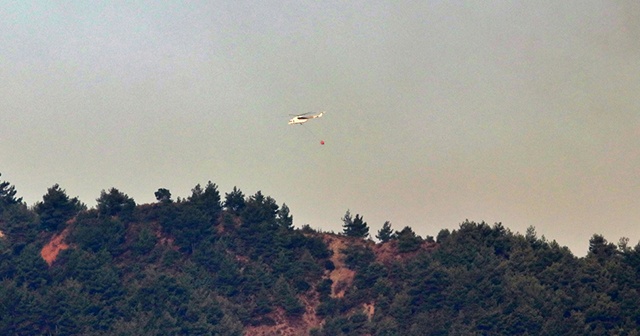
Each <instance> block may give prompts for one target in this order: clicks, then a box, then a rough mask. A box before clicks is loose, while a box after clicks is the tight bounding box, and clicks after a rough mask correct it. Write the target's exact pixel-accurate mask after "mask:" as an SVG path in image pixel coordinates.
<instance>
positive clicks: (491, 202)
mask: <svg viewBox="0 0 640 336" xmlns="http://www.w3.org/2000/svg"><path fill="white" fill-rule="evenodd" d="M416 3H421V4H416ZM0 78H1V80H0V173H2V177H0V179H2V180H6V181H9V182H11V183H12V184H13V185H15V186H16V189H17V190H18V195H19V196H22V197H23V198H24V200H25V201H26V202H27V203H28V204H33V203H35V202H37V201H39V200H41V199H42V195H44V194H45V193H46V190H47V188H49V187H51V186H52V185H53V184H55V183H59V184H60V186H61V187H62V188H64V189H65V190H66V191H67V193H68V194H69V195H70V196H78V197H79V198H80V200H82V201H83V202H85V203H87V204H88V205H89V206H93V205H95V199H96V198H97V197H98V196H99V195H100V191H101V190H103V189H108V188H111V187H116V188H118V189H120V190H121V191H123V192H125V193H127V194H128V195H129V196H131V197H133V198H134V199H135V200H136V202H137V203H149V202H154V201H155V198H154V195H153V193H154V192H155V191H156V190H157V189H158V188H167V189H169V190H170V191H171V192H172V194H173V196H174V198H175V197H178V196H180V197H186V196H189V195H190V190H191V188H193V187H194V186H195V185H196V184H198V183H200V184H205V183H206V182H207V181H209V180H211V181H212V182H214V183H216V184H218V186H219V187H220V191H221V193H222V195H223V196H224V193H225V192H229V191H230V190H231V189H232V188H233V187H234V186H237V187H238V188H240V189H241V190H242V191H243V192H244V193H245V194H247V195H252V194H254V193H255V192H256V191H258V190H261V191H262V192H263V193H264V194H266V195H270V196H272V197H273V198H275V199H276V201H277V202H278V204H282V203H286V204H287V205H288V206H289V207H290V208H291V212H292V214H293V216H294V223H295V225H296V226H301V225H303V224H310V225H311V226H312V227H314V228H318V229H322V230H327V231H330V230H334V231H341V225H342V222H341V220H340V218H341V217H342V216H343V215H344V213H345V211H346V210H347V209H350V210H351V212H352V214H356V213H357V214H361V215H363V216H364V219H365V221H367V222H368V223H369V226H370V227H371V233H372V234H375V232H376V231H377V230H378V229H379V228H380V227H381V226H382V224H383V222H384V221H386V220H389V221H391V223H392V226H393V228H395V229H396V230H400V229H401V228H402V227H404V226H406V225H408V226H411V227H412V228H413V229H414V230H415V231H416V232H417V233H418V234H420V235H422V236H426V235H432V236H436V235H437V233H438V232H439V231H440V229H443V228H449V229H455V228H457V227H458V225H459V223H461V222H462V221H464V220H465V219H469V220H475V221H482V220H484V221H486V222H488V223H489V224H493V223H494V222H502V223H503V225H505V226H506V227H508V228H510V229H511V230H512V231H514V232H521V233H524V232H525V230H526V228H527V227H528V226H530V225H533V226H535V227H536V229H537V232H538V234H539V235H545V236H546V237H547V239H549V240H556V241H558V242H559V243H560V244H561V245H566V246H569V248H570V249H571V250H572V251H573V252H574V253H575V254H577V255H584V253H585V252H586V250H587V247H588V241H589V238H590V237H591V236H592V235H593V234H594V233H600V234H603V235H604V236H605V238H607V239H608V240H609V241H612V242H617V241H618V239H619V238H620V237H622V236H625V237H629V238H630V240H631V243H632V244H633V245H635V243H637V242H638V240H640V225H639V224H640V169H639V167H640V140H639V139H640V2H638V1H636V0H626V1H625V0H618V1H615V0H608V1H596V0H588V1H585V0H581V1H550V0H549V1H417V2H416V1H376V0H368V1H228V2H226V1H225V2H221V1H185V2H179V1H166V2H159V1H135V2H132V1H66V2H64V4H61V3H59V2H54V1H2V6H0ZM321 110H325V111H327V114H326V115H325V116H324V117H323V118H322V119H319V120H314V121H312V122H309V123H308V124H307V125H305V126H289V125H287V120H288V119H289V118H290V117H289V114H295V113H304V112H309V111H321ZM320 140H324V141H325V143H326V144H325V145H324V146H321V145H320V143H319V142H320Z"/></svg>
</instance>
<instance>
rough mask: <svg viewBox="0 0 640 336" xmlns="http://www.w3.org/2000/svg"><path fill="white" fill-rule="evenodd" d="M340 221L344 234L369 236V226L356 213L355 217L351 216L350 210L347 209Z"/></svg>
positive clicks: (358, 236)
mask: <svg viewBox="0 0 640 336" xmlns="http://www.w3.org/2000/svg"><path fill="white" fill-rule="evenodd" d="M342 222H343V224H342V229H343V233H344V235H345V236H347V237H356V238H367V237H368V236H369V226H368V225H367V222H365V221H364V219H363V218H362V216H360V215H358V214H356V216H355V217H351V212H350V211H349V210H347V212H346V213H345V214H344V217H342Z"/></svg>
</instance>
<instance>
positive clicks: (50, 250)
mask: <svg viewBox="0 0 640 336" xmlns="http://www.w3.org/2000/svg"><path fill="white" fill-rule="evenodd" d="M67 234H69V227H67V228H66V229H64V230H63V231H62V232H60V233H59V234H57V235H54V236H53V237H51V240H50V241H49V243H47V245H45V246H44V247H43V248H42V250H41V251H40V255H41V256H42V259H44V261H46V262H47V264H48V265H49V266H51V264H53V262H54V261H55V260H56V258H57V257H58V254H59V253H60V252H61V251H63V250H66V249H68V248H69V245H68V244H67V243H65V242H64V239H65V238H66V237H67Z"/></svg>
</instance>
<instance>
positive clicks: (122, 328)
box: [0, 180, 640, 336]
mask: <svg viewBox="0 0 640 336" xmlns="http://www.w3.org/2000/svg"><path fill="white" fill-rule="evenodd" d="M155 197H156V200H157V202H154V203H151V204H136V202H135V201H134V199H132V198H131V197H129V196H128V195H127V194H126V193H124V192H122V191H120V190H118V189H116V188H111V189H109V190H103V191H101V192H100V195H99V197H98V198H97V200H96V206H95V207H91V208H89V207H87V206H86V205H85V204H84V203H82V202H81V201H80V200H79V199H78V198H74V197H70V196H69V195H67V193H66V191H65V190H64V189H63V188H62V187H61V186H59V185H57V184H54V185H53V186H52V187H51V188H49V189H48V190H47V191H46V193H45V194H44V195H43V197H42V200H41V201H39V202H37V203H36V204H33V205H27V204H25V202H23V200H22V199H21V198H20V197H19V193H18V190H17V189H16V187H15V186H13V185H12V184H11V183H10V182H7V181H3V180H0V334H2V335H277V334H279V335H317V336H319V335H638V334H640V333H639V331H640V330H639V329H640V328H639V326H640V304H639V302H640V295H639V291H640V281H639V280H638V279H639V275H640V245H635V246H632V245H630V244H629V240H628V239H626V238H621V239H620V240H619V241H618V242H617V243H612V242H609V241H607V240H606V239H605V237H603V236H602V235H599V234H594V235H593V236H592V238H591V239H590V240H589V242H588V244H589V251H588V254H587V255H586V256H585V257H576V256H574V255H573V254H572V253H571V251H570V250H569V249H568V248H566V247H563V246H560V245H559V244H558V243H557V242H555V241H553V240H552V241H549V240H547V239H546V238H545V237H544V236H543V237H538V236H537V234H536V231H535V228H534V227H530V228H529V229H528V230H527V231H526V233H525V234H524V235H523V234H519V233H514V232H512V231H511V230H509V229H508V228H506V227H504V226H503V225H502V224H501V223H495V224H487V223H484V222H473V221H468V220H467V221H464V222H463V223H461V224H460V225H459V228H457V229H455V230H447V229H443V230H441V231H440V232H438V233H437V235H435V236H433V237H432V236H427V237H421V236H419V235H417V234H416V233H415V232H414V231H413V229H412V228H411V227H408V226H406V227H404V228H397V229H396V228H393V227H392V224H391V223H390V222H385V223H384V224H383V225H381V227H380V228H379V229H378V228H376V229H373V228H371V227H369V225H368V223H367V222H366V221H365V220H364V216H363V215H361V214H355V216H354V215H352V214H351V213H350V212H349V210H346V212H345V214H344V217H343V218H342V222H343V229H344V230H343V231H342V232H338V233H334V232H322V231H320V230H318V229H313V228H311V227H310V226H309V225H304V226H301V227H294V226H293V219H292V216H291V214H290V209H289V208H288V207H287V205H286V204H284V203H283V204H281V205H279V204H278V203H277V202H276V201H275V200H274V199H273V198H271V197H269V196H267V195H263V194H262V192H260V191H258V192H256V193H255V194H252V195H245V194H244V193H243V192H242V191H241V190H240V189H238V188H236V187H234V188H233V190H231V191H229V192H228V193H224V195H223V194H221V193H220V191H219V190H218V186H217V185H216V184H215V183H212V182H208V183H206V184H205V185H204V186H202V185H200V184H197V185H196V186H195V187H194V188H193V189H192V190H191V194H190V195H188V196H186V197H184V198H180V197H178V198H177V199H175V200H174V199H173V197H172V195H171V192H170V191H169V190H167V189H164V188H159V189H158V190H157V191H156V192H155Z"/></svg>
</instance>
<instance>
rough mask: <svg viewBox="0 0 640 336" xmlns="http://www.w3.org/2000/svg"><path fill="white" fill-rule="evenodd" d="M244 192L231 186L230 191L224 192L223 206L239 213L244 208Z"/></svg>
mask: <svg viewBox="0 0 640 336" xmlns="http://www.w3.org/2000/svg"><path fill="white" fill-rule="evenodd" d="M244 206H245V200H244V194H243V193H242V191H240V189H238V188H236V187H233V190H232V191H231V192H230V193H227V194H225V201H224V207H225V209H227V211H229V212H231V213H233V214H240V213H241V212H242V210H244Z"/></svg>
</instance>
